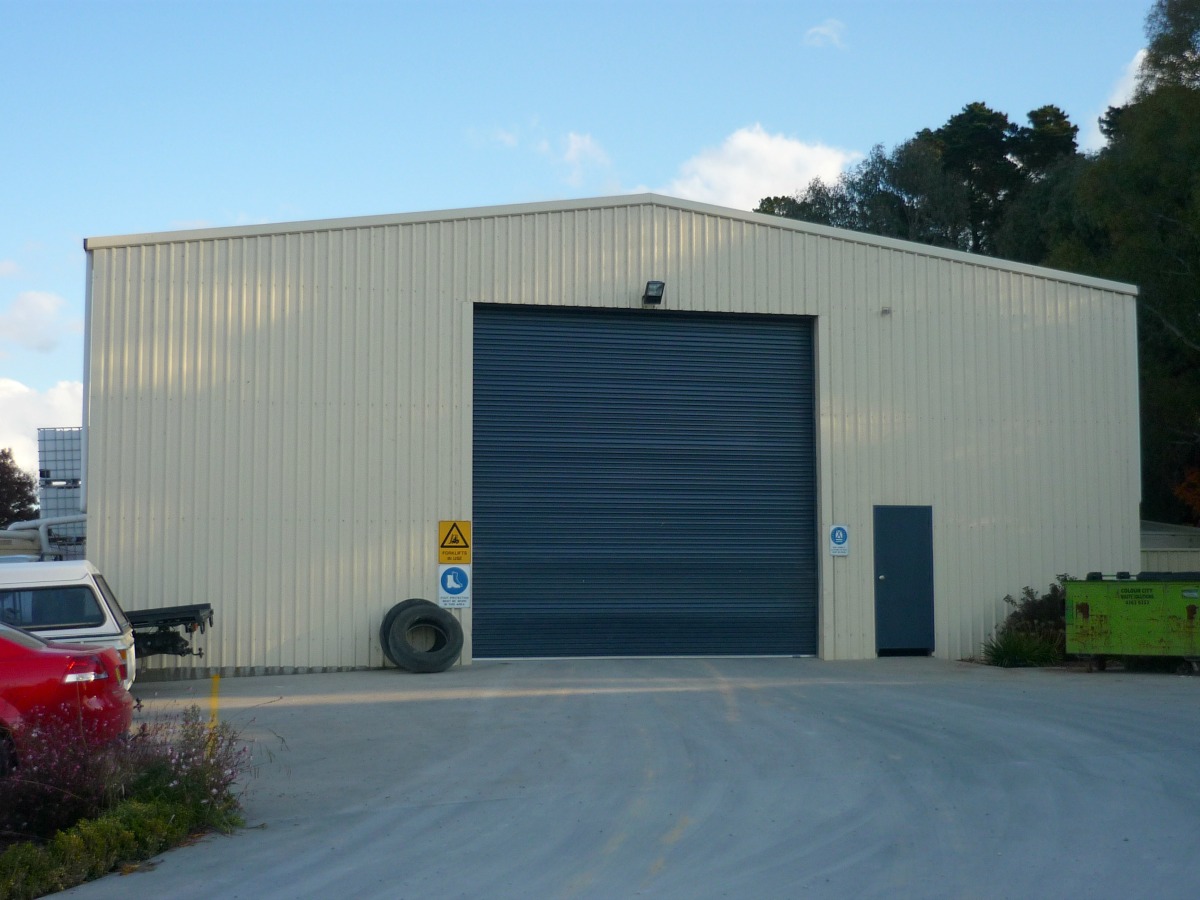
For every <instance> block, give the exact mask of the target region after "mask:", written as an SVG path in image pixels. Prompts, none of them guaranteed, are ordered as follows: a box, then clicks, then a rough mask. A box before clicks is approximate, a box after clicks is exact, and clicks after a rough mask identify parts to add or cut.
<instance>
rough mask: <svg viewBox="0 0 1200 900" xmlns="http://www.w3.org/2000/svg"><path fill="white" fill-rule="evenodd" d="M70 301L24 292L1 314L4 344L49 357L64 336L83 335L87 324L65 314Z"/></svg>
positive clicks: (0, 327) (1, 338) (1, 342)
mask: <svg viewBox="0 0 1200 900" xmlns="http://www.w3.org/2000/svg"><path fill="white" fill-rule="evenodd" d="M66 307H67V301H66V300H64V299H63V298H62V297H60V296H58V295H57V294H51V293H48V292H46V291H24V292H22V293H20V294H17V297H16V299H15V300H13V302H12V303H11V304H10V305H9V307H8V309H7V310H6V311H4V312H0V344H4V343H8V344H16V345H17V346H19V347H23V348H25V349H26V350H33V351H36V352H39V353H46V352H49V351H50V350H53V349H54V348H55V347H57V346H58V342H59V340H60V339H61V337H62V335H63V333H64V332H69V333H75V334H78V333H80V332H82V331H83V320H82V319H78V318H70V317H68V316H67V315H66V314H65V311H66Z"/></svg>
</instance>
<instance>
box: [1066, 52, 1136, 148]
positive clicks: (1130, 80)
mask: <svg viewBox="0 0 1200 900" xmlns="http://www.w3.org/2000/svg"><path fill="white" fill-rule="evenodd" d="M1145 58H1146V51H1145V50H1139V51H1138V52H1137V53H1136V54H1135V55H1134V57H1133V59H1132V60H1130V61H1129V64H1128V65H1127V66H1126V67H1125V71H1124V72H1122V73H1121V77H1120V78H1118V79H1117V83H1116V84H1114V85H1113V89H1112V92H1111V93H1110V94H1109V95H1108V100H1107V101H1106V102H1105V104H1104V109H1102V110H1100V111H1099V112H1097V113H1096V114H1094V115H1093V116H1092V117H1091V122H1090V124H1089V125H1088V127H1087V128H1086V129H1085V130H1084V133H1083V139H1082V140H1081V141H1080V142H1079V143H1080V148H1081V149H1083V150H1087V151H1093V150H1099V149H1100V148H1101V147H1103V146H1104V144H1105V139H1104V135H1103V134H1101V133H1100V116H1102V115H1104V113H1105V112H1106V111H1107V110H1108V108H1109V107H1110V106H1124V105H1125V104H1126V103H1128V102H1129V101H1130V100H1132V99H1133V92H1134V89H1135V88H1136V87H1137V78H1138V72H1139V71H1140V70H1141V68H1142V61H1143V60H1144V59H1145Z"/></svg>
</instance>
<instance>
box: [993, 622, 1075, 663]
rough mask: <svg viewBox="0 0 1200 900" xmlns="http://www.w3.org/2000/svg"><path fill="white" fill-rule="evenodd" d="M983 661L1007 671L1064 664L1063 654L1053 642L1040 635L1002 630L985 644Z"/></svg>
mask: <svg viewBox="0 0 1200 900" xmlns="http://www.w3.org/2000/svg"><path fill="white" fill-rule="evenodd" d="M983 661H984V662H985V663H987V664H988V665H989V666H1002V667H1004V668H1006V669H1013V668H1019V667H1024V666H1053V665H1057V664H1058V663H1060V662H1062V654H1061V653H1059V652H1058V648H1057V647H1056V646H1055V645H1054V643H1053V642H1052V641H1050V640H1047V639H1046V638H1043V637H1041V636H1039V635H1036V634H1027V633H1026V632H1023V631H1005V630H1000V631H998V632H996V636H995V637H992V638H988V640H986V641H984V642H983Z"/></svg>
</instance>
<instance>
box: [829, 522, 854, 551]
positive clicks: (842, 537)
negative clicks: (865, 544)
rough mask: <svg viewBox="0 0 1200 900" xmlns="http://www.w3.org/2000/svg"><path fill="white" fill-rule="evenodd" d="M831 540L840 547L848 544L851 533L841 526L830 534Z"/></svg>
mask: <svg viewBox="0 0 1200 900" xmlns="http://www.w3.org/2000/svg"><path fill="white" fill-rule="evenodd" d="M829 540H831V541H833V542H834V543H835V544H837V545H838V546H839V547H840V546H841V545H842V544H844V543H846V541H848V540H850V532H848V531H847V530H846V529H845V528H843V527H842V526H841V525H838V526H837V527H836V528H834V529H833V530H832V531H831V532H829Z"/></svg>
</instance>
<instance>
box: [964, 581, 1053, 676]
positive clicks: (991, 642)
mask: <svg viewBox="0 0 1200 900" xmlns="http://www.w3.org/2000/svg"><path fill="white" fill-rule="evenodd" d="M1066 581H1067V576H1066V575H1060V576H1058V580H1057V581H1056V582H1055V583H1054V584H1052V585H1050V589H1049V590H1048V591H1046V593H1044V594H1040V593H1038V592H1037V590H1035V589H1034V588H1031V587H1026V588H1025V589H1024V590H1022V591H1021V596H1020V597H1013V596H1012V595H1011V594H1010V595H1008V596H1007V597H1005V598H1004V602H1005V603H1007V604H1008V605H1009V606H1010V607H1011V608H1012V609H1011V611H1010V612H1009V614H1008V616H1007V617H1006V618H1005V620H1004V622H1003V623H1002V624H1001V625H1000V627H999V628H997V629H996V634H995V635H994V636H993V637H991V638H989V639H988V640H986V641H984V642H983V661H984V662H986V663H987V664H988V665H989V666H1005V667H1014V666H1053V665H1057V664H1058V663H1060V662H1062V661H1063V659H1064V658H1065V657H1066V646H1067V618H1066V617H1067V590H1066Z"/></svg>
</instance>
